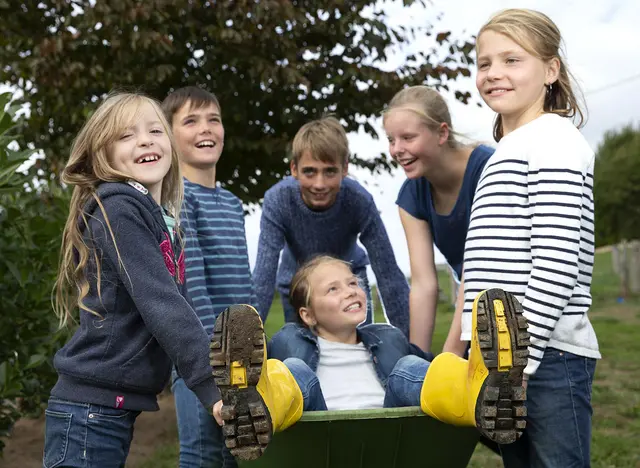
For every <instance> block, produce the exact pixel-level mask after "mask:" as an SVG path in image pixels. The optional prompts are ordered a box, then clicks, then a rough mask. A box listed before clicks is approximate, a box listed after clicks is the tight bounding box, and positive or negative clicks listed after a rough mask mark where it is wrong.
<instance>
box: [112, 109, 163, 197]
mask: <svg viewBox="0 0 640 468" xmlns="http://www.w3.org/2000/svg"><path fill="white" fill-rule="evenodd" d="M108 158H109V162H110V163H111V165H112V167H113V168H114V169H115V170H117V171H119V172H122V173H124V174H126V175H127V176H128V177H130V178H131V179H133V180H136V181H138V182H140V183H141V184H142V185H144V186H145V187H146V188H147V190H149V193H150V194H151V196H152V197H153V199H154V200H155V201H156V202H157V203H158V204H160V202H161V199H162V180H163V179H164V177H165V176H166V175H167V173H168V172H169V169H170V168H171V141H170V139H169V135H168V134H167V129H166V128H165V127H164V125H163V124H162V122H161V120H160V118H159V117H158V114H157V112H156V109H155V108H154V107H153V106H152V105H151V104H149V103H148V102H144V103H142V104H141V105H140V108H139V109H138V112H137V113H136V117H135V119H134V121H133V122H132V124H131V125H130V126H128V127H127V128H125V129H124V130H123V131H122V132H121V134H120V135H119V136H117V137H116V140H115V141H114V142H113V143H112V144H111V145H110V146H109V149H108Z"/></svg>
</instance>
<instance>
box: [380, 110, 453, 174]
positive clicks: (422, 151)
mask: <svg viewBox="0 0 640 468" xmlns="http://www.w3.org/2000/svg"><path fill="white" fill-rule="evenodd" d="M384 130H385V132H386V133H387V139H388V140H389V153H390V154H391V157H392V158H393V159H394V160H395V161H396V162H397V163H398V164H400V167H402V169H404V172H405V174H406V175H407V177H408V178H409V179H417V178H419V177H424V176H426V175H428V173H429V168H430V167H432V166H433V165H434V163H436V162H437V161H438V159H439V157H440V156H441V155H442V154H443V147H444V145H445V144H446V143H447V138H448V137H449V131H448V126H447V124H446V123H441V124H440V131H439V132H434V131H432V130H431V129H430V128H429V127H427V125H426V124H425V123H424V122H423V121H422V119H420V117H419V116H418V115H417V114H416V113H415V112H413V111H411V110H408V109H402V108H399V109H392V110H390V111H389V112H388V113H387V114H386V115H385V118H384Z"/></svg>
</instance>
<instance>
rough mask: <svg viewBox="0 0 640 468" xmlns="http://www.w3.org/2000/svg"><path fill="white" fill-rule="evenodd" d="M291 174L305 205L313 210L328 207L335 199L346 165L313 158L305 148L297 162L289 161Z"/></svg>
mask: <svg viewBox="0 0 640 468" xmlns="http://www.w3.org/2000/svg"><path fill="white" fill-rule="evenodd" d="M291 174H292V175H293V177H295V178H296V179H297V180H298V182H299V183H300V194H301V195H302V200H303V201H304V203H305V205H307V206H308V207H309V208H311V209H312V210H314V211H323V210H326V209H328V208H330V207H331V206H332V205H333V204H334V203H335V201H336V198H337V197H338V193H339V192H340V187H341V185H342V179H344V178H345V177H346V175H347V166H346V164H345V166H344V167H342V166H340V165H339V164H338V163H334V162H323V161H320V160H318V159H315V158H314V157H313V156H312V155H311V151H309V150H306V151H305V152H304V153H302V156H301V157H300V159H299V160H298V162H297V163H296V162H293V161H292V162H291Z"/></svg>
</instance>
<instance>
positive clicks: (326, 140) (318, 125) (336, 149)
mask: <svg viewBox="0 0 640 468" xmlns="http://www.w3.org/2000/svg"><path fill="white" fill-rule="evenodd" d="M305 151H309V152H310V153H311V156H312V157H313V159H315V160H317V161H322V162H324V163H333V164H338V165H339V166H341V167H344V166H345V165H346V164H347V162H349V141H348V140H347V134H346V132H345V131H344V127H343V126H342V125H341V124H340V122H339V121H338V119H336V118H335V117H331V116H329V117H323V118H321V119H318V120H312V121H311V122H307V123H306V124H304V125H303V126H302V127H300V130H298V133H296V136H295V137H294V138H293V144H292V148H291V153H292V160H293V164H295V165H296V166H297V165H298V162H300V158H301V157H302V155H303V154H304V152H305Z"/></svg>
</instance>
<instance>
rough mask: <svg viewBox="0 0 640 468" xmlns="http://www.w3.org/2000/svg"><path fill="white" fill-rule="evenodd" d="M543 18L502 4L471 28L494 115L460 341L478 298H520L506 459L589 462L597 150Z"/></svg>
mask: <svg viewBox="0 0 640 468" xmlns="http://www.w3.org/2000/svg"><path fill="white" fill-rule="evenodd" d="M560 43H561V36H560V32H559V30H558V28H557V26H556V25H555V24H554V23H553V22H552V21H551V20H550V19H549V18H548V17H547V16H545V15H544V14H542V13H539V12H536V11H531V10H522V9H510V10H505V11H502V12H500V13H498V14H496V15H495V16H494V17H492V18H491V19H490V20H489V22H488V23H487V24H485V25H484V26H483V27H482V29H481V30H480V32H479V34H478V41H477V45H476V47H477V54H478V62H477V63H478V75H477V80H476V85H477V87H478V91H480V94H481V96H482V98H483V100H484V101H485V102H486V103H487V105H488V106H489V107H490V108H491V109H492V110H494V111H495V112H496V113H497V117H496V121H495V126H494V137H495V140H496V141H497V142H498V146H497V148H496V152H495V154H494V156H493V157H492V158H491V159H490V161H489V162H488V163H487V165H486V166H485V169H484V171H483V174H482V176H481V178H480V181H479V183H478V187H477V190H476V195H475V198H474V202H473V206H472V210H471V219H470V224H469V230H468V234H467V240H466V244H465V257H464V277H465V285H464V286H465V310H464V312H463V317H462V337H461V338H462V339H463V340H468V339H469V338H470V337H471V308H472V303H473V300H474V298H475V297H476V295H477V294H478V293H479V292H480V291H482V290H484V289H487V288H502V289H504V290H506V291H509V292H511V293H512V294H514V295H515V297H516V298H517V299H518V300H519V301H520V302H521V303H522V308H523V310H524V315H525V317H526V318H527V321H528V324H529V333H530V335H531V345H530V347H529V352H530V354H529V361H528V365H527V367H526V368H525V371H524V372H525V378H527V379H528V382H527V385H526V387H527V410H528V416H527V429H526V431H525V433H524V435H523V437H522V438H520V439H519V440H518V441H517V442H516V443H515V444H511V445H509V446H504V447H502V456H503V460H504V463H505V466H506V467H507V468H510V467H525V466H527V467H559V466H563V467H564V466H572V467H583V466H589V464H590V462H589V449H590V441H591V414H592V408H591V384H592V381H593V375H594V371H595V363H596V359H598V358H600V353H599V351H598V341H597V339H596V336H595V333H594V330H593V327H592V326H591V323H590V322H589V319H588V317H587V311H588V309H589V307H590V305H591V293H590V286H591V276H592V270H593V255H594V242H593V229H594V224H593V223H594V212H593V163H594V154H593V151H592V150H591V148H590V147H589V146H588V144H587V142H586V140H585V139H584V137H583V136H582V135H581V134H580V132H579V131H578V130H577V129H576V127H575V126H574V125H573V123H572V121H571V120H572V118H575V120H577V121H578V126H580V125H581V124H582V122H583V120H584V119H583V113H582V111H581V110H580V107H579V105H578V102H577V99H576V93H575V92H574V91H573V89H572V82H571V75H570V73H569V71H568V69H567V66H566V63H565V61H564V60H563V58H562V57H561V53H560Z"/></svg>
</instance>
